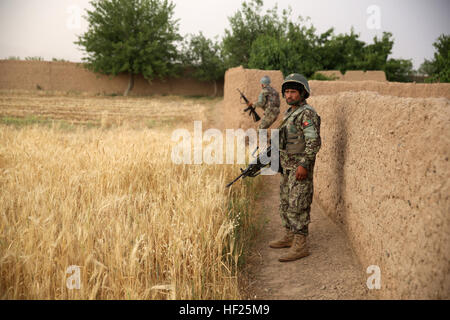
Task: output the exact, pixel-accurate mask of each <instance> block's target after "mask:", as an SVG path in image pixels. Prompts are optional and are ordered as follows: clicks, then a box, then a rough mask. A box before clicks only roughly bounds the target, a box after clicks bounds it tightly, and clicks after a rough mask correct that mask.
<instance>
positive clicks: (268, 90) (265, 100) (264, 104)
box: [253, 86, 280, 129]
mask: <svg viewBox="0 0 450 320" xmlns="http://www.w3.org/2000/svg"><path fill="white" fill-rule="evenodd" d="M253 107H255V108H257V107H259V108H261V109H263V110H264V118H263V119H262V121H261V123H260V125H259V129H267V128H269V127H270V126H271V125H272V124H273V123H274V122H275V120H276V119H277V117H278V115H279V114H280V95H279V93H278V92H277V91H276V90H275V89H274V88H272V87H271V86H265V87H264V88H263V90H262V92H261V93H260V94H259V97H258V101H257V102H256V103H255V104H254V105H253Z"/></svg>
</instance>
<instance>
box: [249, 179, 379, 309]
mask: <svg viewBox="0 0 450 320" xmlns="http://www.w3.org/2000/svg"><path fill="white" fill-rule="evenodd" d="M262 178H263V179H266V180H267V183H266V184H265V185H266V186H267V187H266V190H265V191H263V194H262V196H261V198H260V199H261V201H260V202H259V208H258V210H259V211H260V213H261V214H262V215H263V219H264V220H265V221H266V223H265V224H264V227H263V230H262V233H261V235H260V236H259V240H257V242H256V245H255V249H254V251H253V253H252V254H251V256H250V258H249V268H248V270H247V272H248V275H249V279H248V283H249V284H248V285H247V290H246V291H248V292H247V295H248V298H249V299H274V300H276V299H286V300H297V299H376V297H375V296H374V295H373V294H372V293H371V292H370V291H369V290H368V289H367V287H366V280H367V277H368V276H369V275H367V274H366V273H365V268H363V267H362V266H361V265H359V263H358V261H357V259H356V257H355V256H354V254H353V252H352V251H351V249H350V247H349V245H348V243H347V240H346V238H345V235H344V233H343V232H342V231H341V230H340V229H339V228H338V226H337V225H335V224H334V223H333V222H332V221H331V220H330V219H329V218H328V217H327V216H326V215H325V214H324V213H323V212H322V211H321V210H320V208H319V207H318V206H317V205H315V204H314V203H313V207H312V210H311V224H310V229H309V230H310V232H309V234H310V235H309V237H308V241H309V248H310V252H311V255H310V256H308V257H306V258H303V259H300V260H297V261H294V262H288V263H280V262H278V257H279V256H280V255H281V254H282V253H283V252H285V251H286V250H288V249H271V248H269V246H268V243H269V242H270V241H271V240H273V239H275V238H278V237H280V236H281V235H282V233H283V230H282V227H281V221H280V217H279V214H278V204H279V175H276V176H266V177H262Z"/></svg>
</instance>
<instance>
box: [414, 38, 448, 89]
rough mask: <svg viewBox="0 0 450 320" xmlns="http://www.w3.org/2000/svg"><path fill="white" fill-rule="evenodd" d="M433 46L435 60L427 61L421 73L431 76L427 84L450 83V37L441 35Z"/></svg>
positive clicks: (420, 69) (421, 67)
mask: <svg viewBox="0 0 450 320" xmlns="http://www.w3.org/2000/svg"><path fill="white" fill-rule="evenodd" d="M433 46H434V47H435V49H436V51H435V53H434V57H433V59H432V60H431V61H429V60H427V59H425V61H424V63H423V64H422V65H421V66H420V68H419V72H420V73H423V74H425V75H427V76H429V77H428V78H427V79H426V81H427V82H450V35H445V34H441V35H440V36H439V38H438V39H437V40H436V41H435V42H434V43H433Z"/></svg>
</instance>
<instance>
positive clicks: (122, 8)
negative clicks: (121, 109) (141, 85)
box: [75, 0, 181, 96]
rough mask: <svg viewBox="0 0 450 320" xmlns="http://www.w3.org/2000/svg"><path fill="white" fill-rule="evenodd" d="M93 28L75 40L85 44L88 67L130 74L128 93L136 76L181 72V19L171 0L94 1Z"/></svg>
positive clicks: (125, 93)
mask: <svg viewBox="0 0 450 320" xmlns="http://www.w3.org/2000/svg"><path fill="white" fill-rule="evenodd" d="M91 5H92V7H93V10H90V11H89V10H88V11H87V20H88V22H89V29H88V31H87V32H86V33H84V34H83V35H81V36H79V38H78V41H77V42H75V44H77V45H79V46H81V47H83V48H84V51H85V52H86V53H87V57H86V58H83V60H84V61H85V62H86V67H87V68H88V69H90V70H92V71H94V72H99V73H102V74H107V75H112V76H116V75H117V74H119V73H122V72H126V73H128V74H129V84H128V87H127V89H126V90H125V92H124V95H125V96H126V95H128V93H129V92H130V90H132V89H133V86H134V76H135V75H137V74H142V75H143V76H144V78H145V79H147V80H152V79H154V78H164V77H166V76H169V75H174V74H175V73H176V72H177V64H176V60H177V50H176V43H177V41H179V40H181V36H180V35H179V34H178V21H177V20H174V19H173V13H174V8H175V6H174V5H173V4H172V3H171V2H169V1H167V0H99V1H91Z"/></svg>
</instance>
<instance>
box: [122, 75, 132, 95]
mask: <svg viewBox="0 0 450 320" xmlns="http://www.w3.org/2000/svg"><path fill="white" fill-rule="evenodd" d="M133 87H134V74H133V73H130V81H129V82H128V88H127V90H125V92H124V93H123V95H124V96H125V97H126V96H128V93H129V92H130V91H131V90H132V89H133Z"/></svg>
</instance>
